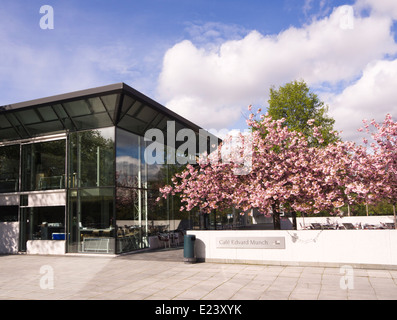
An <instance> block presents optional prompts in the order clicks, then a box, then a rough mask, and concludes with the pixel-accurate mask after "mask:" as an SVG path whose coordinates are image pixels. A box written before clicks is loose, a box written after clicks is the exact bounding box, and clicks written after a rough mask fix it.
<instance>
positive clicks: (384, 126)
mask: <svg viewBox="0 0 397 320" xmlns="http://www.w3.org/2000/svg"><path fill="white" fill-rule="evenodd" d="M363 122H364V129H365V131H366V132H367V133H368V134H370V137H371V139H372V142H371V143H370V142H369V140H368V139H366V138H365V139H364V143H365V145H366V146H367V147H370V149H371V152H369V154H370V155H371V158H372V161H371V168H370V172H372V173H373V174H372V175H371V176H370V177H369V181H367V185H368V188H369V189H370V190H371V191H372V192H371V198H372V199H373V200H381V199H385V200H387V201H388V202H389V203H391V204H392V205H393V211H394V221H395V228H396V229H397V220H396V203H397V122H395V121H393V118H392V115H391V114H387V115H386V117H385V120H384V121H383V123H377V122H376V121H375V120H372V121H370V122H369V121H367V120H363ZM364 129H363V128H361V129H360V131H363V130H364Z"/></svg>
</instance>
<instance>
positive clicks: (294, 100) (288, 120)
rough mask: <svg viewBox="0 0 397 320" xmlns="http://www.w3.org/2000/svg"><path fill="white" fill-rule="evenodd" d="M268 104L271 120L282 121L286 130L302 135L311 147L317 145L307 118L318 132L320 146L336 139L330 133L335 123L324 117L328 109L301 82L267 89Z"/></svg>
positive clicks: (326, 116)
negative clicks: (320, 136) (321, 137)
mask: <svg viewBox="0 0 397 320" xmlns="http://www.w3.org/2000/svg"><path fill="white" fill-rule="evenodd" d="M268 103H269V107H268V110H267V112H268V114H269V115H270V116H271V117H272V118H273V119H274V120H279V119H282V118H285V122H284V125H286V126H287V127H288V128H289V129H290V130H293V131H298V132H302V133H303V134H304V135H305V136H306V137H308V140H309V141H311V142H312V144H313V145H314V146H318V145H319V143H318V142H317V139H313V132H312V127H311V126H309V125H308V124H307V122H308V120H311V119H314V125H315V126H317V127H320V130H321V131H322V132H321V133H322V136H323V139H324V142H323V143H321V145H327V144H329V143H331V142H335V140H337V139H338V137H337V136H335V135H334V134H333V133H332V132H333V131H334V129H333V125H334V123H335V120H334V119H332V118H330V117H329V116H328V115H327V112H328V106H326V105H325V104H324V102H322V101H321V100H320V99H319V97H318V96H317V95H316V94H315V93H313V92H311V91H310V89H309V87H308V86H307V84H306V83H305V82H304V81H303V80H301V81H296V80H295V81H292V82H289V83H287V84H285V85H284V86H280V87H279V88H278V89H276V88H275V87H274V86H273V87H271V88H270V99H269V100H268Z"/></svg>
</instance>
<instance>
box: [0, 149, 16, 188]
mask: <svg viewBox="0 0 397 320" xmlns="http://www.w3.org/2000/svg"><path fill="white" fill-rule="evenodd" d="M19 153H20V146H19V144H16V145H12V146H5V147H0V192H17V191H18V184H19Z"/></svg>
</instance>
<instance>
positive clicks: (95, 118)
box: [0, 83, 213, 254]
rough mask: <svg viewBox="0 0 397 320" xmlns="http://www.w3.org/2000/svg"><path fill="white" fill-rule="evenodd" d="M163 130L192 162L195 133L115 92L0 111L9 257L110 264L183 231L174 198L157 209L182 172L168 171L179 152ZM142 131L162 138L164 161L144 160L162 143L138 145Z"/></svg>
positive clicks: (187, 216) (0, 203) (142, 100)
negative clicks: (182, 136)
mask: <svg viewBox="0 0 397 320" xmlns="http://www.w3.org/2000/svg"><path fill="white" fill-rule="evenodd" d="M171 125H172V129H173V132H178V131H179V130H180V129H190V131H189V132H193V133H194V136H195V137H194V138H195V139H196V141H197V148H196V150H193V151H191V150H188V151H189V152H188V153H189V154H186V152H185V154H184V156H185V157H186V159H188V158H189V157H190V158H189V159H191V158H193V159H194V158H195V157H196V156H197V153H198V151H199V150H198V146H199V143H198V140H199V137H200V135H201V136H203V130H201V129H200V128H199V127H198V126H197V125H195V124H193V123H192V122H190V121H188V120H186V119H184V118H182V117H181V116H179V115H177V114H176V113H174V112H172V111H170V110H168V109H167V108H165V107H164V106H162V105H160V104H159V103H157V102H155V101H153V100H152V99H150V98H148V97H147V96H145V95H143V94H141V93H139V92H138V91H136V90H134V89H133V88H131V87H129V86H127V85H126V84H124V83H119V84H114V85H109V86H104V87H99V88H94V89H89V90H84V91H78V92H73V93H68V94H63V95H58V96H53V97H49V98H43V99H38V100H34V101H28V102H22V103H17V104H12V105H7V106H2V107H0V223H2V222H14V223H18V228H19V229H18V230H19V231H18V232H19V239H18V251H22V252H24V251H27V250H28V248H29V246H30V245H32V244H33V243H34V244H35V245H36V246H37V245H38V246H41V245H42V246H46V245H53V243H54V242H58V243H62V244H64V252H66V253H113V254H118V253H123V252H128V251H133V250H137V249H141V248H147V247H149V245H150V237H151V236H152V235H156V234H157V233H158V232H162V231H164V230H167V231H170V230H186V229H189V228H191V227H192V223H193V221H194V219H195V217H194V214H195V213H192V212H181V211H179V208H180V205H179V203H178V199H177V198H176V197H174V198H172V197H171V198H169V199H167V200H160V201H156V198H158V197H159V187H161V186H163V185H165V184H166V183H167V182H168V181H170V178H171V176H172V175H173V174H174V173H175V172H176V171H178V170H181V168H182V167H183V164H175V163H169V162H168V161H167V158H169V157H175V153H176V150H178V143H179V145H181V144H182V143H183V141H182V142H177V141H173V143H169V142H170V141H172V138H173V137H172V136H171V134H170V133H169V132H170V131H169V130H167V129H169V128H170V127H169V126H171ZM167 126H168V128H167ZM149 129H159V130H161V132H162V133H164V137H165V138H164V141H166V142H164V143H163V146H164V148H162V149H160V148H159V149H156V150H163V154H161V155H158V154H157V155H156V156H157V157H159V156H160V158H162V159H163V160H164V161H157V162H154V163H153V162H150V161H147V160H146V157H145V150H146V148H147V146H148V145H149V144H152V143H161V141H160V142H159V141H151V140H150V141H145V140H147V139H145V133H146V132H147V131H148V130H149ZM167 133H168V135H167ZM205 135H206V136H205V138H204V139H206V140H205V141H207V140H208V141H209V140H210V139H213V136H210V135H209V134H208V135H207V134H205ZM211 141H212V140H211ZM208 145H210V144H208ZM6 236H7V235H3V238H4V237H6Z"/></svg>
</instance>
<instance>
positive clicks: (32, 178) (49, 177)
mask: <svg viewBox="0 0 397 320" xmlns="http://www.w3.org/2000/svg"><path fill="white" fill-rule="evenodd" d="M65 157H66V140H65V139H62V140H56V141H49V142H40V143H31V144H25V145H22V163H21V169H22V175H21V185H22V187H21V188H22V190H21V191H38V190H56V189H64V188H65V161H66V159H65Z"/></svg>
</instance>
